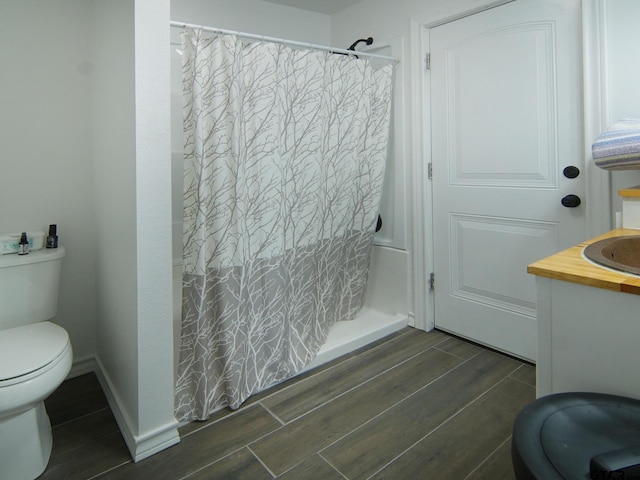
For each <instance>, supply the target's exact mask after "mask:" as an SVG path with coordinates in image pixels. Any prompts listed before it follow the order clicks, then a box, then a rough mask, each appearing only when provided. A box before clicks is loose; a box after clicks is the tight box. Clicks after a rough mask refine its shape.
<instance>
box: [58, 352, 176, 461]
mask: <svg viewBox="0 0 640 480" xmlns="http://www.w3.org/2000/svg"><path fill="white" fill-rule="evenodd" d="M77 363H78V366H77V368H76V363H74V366H73V367H72V368H71V372H72V373H74V372H76V371H77V372H79V373H77V374H76V375H75V376H77V375H81V374H83V373H88V371H86V368H88V366H89V365H90V364H91V365H92V366H93V368H92V370H90V371H93V372H95V374H96V377H97V378H98V382H100V386H101V387H102V391H103V392H104V394H105V396H106V397H107V402H108V403H109V407H110V408H111V412H112V413H113V416H114V417H115V419H116V422H117V424H118V428H119V429H120V433H122V437H123V438H124V441H125V443H126V444H127V448H128V449H129V453H130V454H131V458H132V459H133V461H134V462H139V461H140V460H143V459H145V458H147V457H150V456H151V455H153V454H155V453H158V452H159V451H161V450H164V449H165V448H168V447H171V446H172V445H175V444H177V443H179V442H180V435H179V434H178V422H177V421H176V420H175V419H173V421H171V422H168V423H166V424H164V425H161V426H159V427H158V428H156V429H154V430H152V431H148V432H145V433H143V434H142V435H140V434H137V433H135V432H136V431H137V429H136V428H134V425H133V423H132V421H131V420H130V418H129V416H128V415H127V413H126V410H125V409H123V408H122V407H121V405H122V402H121V401H120V399H119V397H118V394H117V391H116V389H115V388H114V387H113V383H112V382H111V380H110V379H109V376H108V375H107V374H106V373H105V372H106V370H105V368H104V366H103V365H102V363H101V362H100V359H99V358H96V357H90V358H86V359H80V361H78V362H77ZM70 378H72V377H71V374H70Z"/></svg>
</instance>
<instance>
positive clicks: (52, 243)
mask: <svg viewBox="0 0 640 480" xmlns="http://www.w3.org/2000/svg"><path fill="white" fill-rule="evenodd" d="M57 231H58V226H57V225H55V224H53V225H49V235H47V248H58V235H57Z"/></svg>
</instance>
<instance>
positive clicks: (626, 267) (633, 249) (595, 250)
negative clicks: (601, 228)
mask: <svg viewBox="0 0 640 480" xmlns="http://www.w3.org/2000/svg"><path fill="white" fill-rule="evenodd" d="M584 255H585V256H586V257H587V258H588V259H589V260H592V261H594V262H596V263H599V264H600V265H604V266H605V267H609V268H613V269H614V270H620V271H621V272H628V273H634V274H636V275H640V235H627V236H623V237H611V238H605V239H604V240H600V241H598V242H595V243H592V244H591V245H587V247H586V248H585V249H584Z"/></svg>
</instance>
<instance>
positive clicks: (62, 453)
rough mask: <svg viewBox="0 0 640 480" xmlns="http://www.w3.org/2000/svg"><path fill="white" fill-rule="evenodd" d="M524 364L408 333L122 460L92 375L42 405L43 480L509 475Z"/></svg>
mask: <svg viewBox="0 0 640 480" xmlns="http://www.w3.org/2000/svg"><path fill="white" fill-rule="evenodd" d="M534 385H535V371H534V367H532V366H531V365H529V364H526V363H522V362H520V361H517V360H514V359H513V358H510V357H507V356H504V355H500V354H497V353H495V352H492V351H489V350H486V349H483V348H480V347H478V346H476V345H473V344H471V343H467V342H464V341H461V340H459V339H457V338H455V337H451V336H448V335H446V334H444V333H442V332H437V331H434V332H430V333H425V332H422V331H419V330H414V329H411V328H407V329H405V330H402V331H401V332H399V333H397V334H395V335H392V336H390V337H387V338H386V339H384V340H383V341H380V342H377V343H375V344H373V345H371V346H369V347H365V348H363V349H361V350H358V351H356V352H354V353H351V354H349V355H346V356H344V357H341V358H339V359H337V360H335V361H333V362H331V363H330V364H328V365H325V366H322V367H319V368H318V369H316V370H313V371H311V372H308V373H306V374H304V375H301V376H299V377H297V378H295V379H292V380H289V381H287V382H285V383H283V384H281V385H278V386H276V387H273V388H271V389H269V390H267V391H265V392H262V393H260V394H258V395H256V396H254V397H252V398H250V399H249V400H247V402H246V403H245V405H243V407H242V408H240V409H239V410H237V411H235V412H231V411H228V410H224V411H221V412H218V413H217V414H215V415H214V416H213V417H212V418H211V419H209V420H208V421H207V422H195V423H191V424H188V425H185V426H184V427H182V428H181V429H180V436H181V442H180V443H179V444H178V445H175V446H173V447H171V448H169V449H167V450H164V451H163V452H160V453H158V454H156V455H154V456H152V457H150V458H148V459H146V460H143V461H141V462H138V463H132V462H131V459H130V456H129V453H128V451H127V448H126V446H125V443H124V441H123V439H122V437H121V435H120V433H119V431H118V427H117V425H116V423H115V420H114V418H113V416H112V414H111V411H110V410H109V407H108V405H107V402H106V399H105V397H104V394H103V393H102V391H101V389H100V386H99V384H98V381H97V379H96V377H95V376H94V375H93V374H89V375H83V376H81V377H77V378H74V379H71V380H68V381H66V382H64V383H63V384H62V385H61V386H60V388H59V389H58V390H57V391H56V392H55V393H54V394H53V395H52V396H51V397H50V398H49V399H48V400H47V402H46V405H47V411H48V412H49V416H50V418H51V423H52V426H53V437H54V444H53V452H52V455H51V460H50V462H49V465H48V467H47V470H46V471H45V472H44V474H43V475H42V476H41V477H40V478H42V479H64V480H69V479H72V480H75V479H89V478H91V479H94V478H95V479H100V480H115V479H127V480H131V479H149V480H151V479H153V480H161V479H167V480H178V479H189V480H202V479H249V480H261V479H265V480H266V479H273V478H278V479H283V480H315V479H318V480H334V479H335V480H344V479H348V480H352V479H367V478H371V479H376V480H381V479H393V480H402V479H411V480H415V479H452V480H463V479H474V480H475V479H491V480H499V479H513V472H512V468H511V459H510V440H511V437H510V436H511V428H512V424H513V421H514V419H515V416H516V414H517V413H518V412H519V411H520V409H521V408H522V407H523V406H524V405H525V404H527V403H528V402H530V401H533V400H534V398H535V387H534Z"/></svg>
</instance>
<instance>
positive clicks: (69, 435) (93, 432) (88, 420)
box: [51, 408, 120, 457]
mask: <svg viewBox="0 0 640 480" xmlns="http://www.w3.org/2000/svg"><path fill="white" fill-rule="evenodd" d="M119 432H120V430H119V429H118V424H117V423H116V419H115V418H114V416H113V414H112V413H111V410H110V409H108V408H104V409H102V410H98V411H97V412H93V413H90V414H88V415H85V416H83V417H80V418H76V419H74V420H71V421H68V422H65V423H63V424H61V425H57V426H55V427H53V428H52V433H53V449H52V451H51V456H54V457H55V456H57V455H63V454H65V453H67V452H69V451H71V450H74V449H76V448H79V447H82V446H83V445H87V444H89V443H92V442H95V441H98V440H100V439H101V438H104V437H106V436H109V435H112V434H114V433H119Z"/></svg>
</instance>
